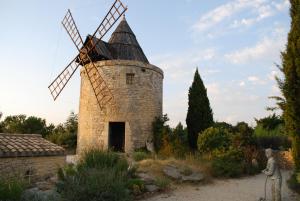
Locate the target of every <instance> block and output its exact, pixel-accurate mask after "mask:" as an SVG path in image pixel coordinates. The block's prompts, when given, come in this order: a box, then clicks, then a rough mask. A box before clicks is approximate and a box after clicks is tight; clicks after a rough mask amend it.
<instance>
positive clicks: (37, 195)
mask: <svg viewBox="0 0 300 201" xmlns="http://www.w3.org/2000/svg"><path fill="white" fill-rule="evenodd" d="M21 201H61V197H60V195H59V194H58V193H57V192H55V191H38V190H33V189H32V190H31V189H30V190H26V191H25V192H24V193H23V195H22V198H21Z"/></svg>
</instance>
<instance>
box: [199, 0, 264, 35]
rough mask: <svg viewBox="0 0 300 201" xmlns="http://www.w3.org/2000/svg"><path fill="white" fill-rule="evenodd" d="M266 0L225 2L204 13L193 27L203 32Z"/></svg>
mask: <svg viewBox="0 0 300 201" xmlns="http://www.w3.org/2000/svg"><path fill="white" fill-rule="evenodd" d="M263 2H264V0H235V1H230V2H228V3H225V4H223V5H221V6H219V7H217V8H215V9H213V10H211V11H209V12H207V13H206V14H204V15H203V16H202V17H201V18H200V19H199V20H198V21H197V22H196V23H195V24H194V25H193V29H194V30H195V31H197V32H203V31H206V30H207V29H209V28H211V27H213V26H215V25H217V24H218V23H220V22H222V21H223V20H225V19H226V18H229V17H231V16H233V15H235V14H236V13H239V12H240V11H242V10H243V9H246V8H249V7H259V5H261V4H262V3H263Z"/></svg>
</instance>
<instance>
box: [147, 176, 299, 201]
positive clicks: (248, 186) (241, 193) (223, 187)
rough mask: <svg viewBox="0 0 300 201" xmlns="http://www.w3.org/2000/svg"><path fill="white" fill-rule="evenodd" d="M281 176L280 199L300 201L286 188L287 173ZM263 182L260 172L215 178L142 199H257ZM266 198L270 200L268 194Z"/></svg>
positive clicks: (231, 200) (210, 200)
mask: <svg viewBox="0 0 300 201" xmlns="http://www.w3.org/2000/svg"><path fill="white" fill-rule="evenodd" d="M282 176H283V180H282V181H283V182H282V201H300V199H299V198H297V196H296V195H295V194H294V193H293V192H291V191H290V190H289V189H288V188H287V185H286V179H287V178H289V173H288V172H282ZM264 182H265V176H264V175H263V174H260V175H257V176H253V177H246V178H242V179H228V180H216V181H214V182H213V183H212V184H207V185H203V184H202V185H201V184H199V185H194V186H190V185H184V186H176V189H175V190H174V191H172V192H171V193H168V194H160V195H156V196H154V197H151V198H149V199H145V200H144V201H257V200H258V198H259V197H261V196H263V194H264V193H263V192H264V191H263V186H264ZM268 184H270V183H268ZM269 186H270V185H269ZM269 191H270V190H269ZM267 198H268V199H267V200H270V195H267Z"/></svg>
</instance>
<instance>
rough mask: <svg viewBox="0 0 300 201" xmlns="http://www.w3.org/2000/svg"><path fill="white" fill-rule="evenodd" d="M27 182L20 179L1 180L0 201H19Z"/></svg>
mask: <svg viewBox="0 0 300 201" xmlns="http://www.w3.org/2000/svg"><path fill="white" fill-rule="evenodd" d="M25 188H26V182H25V181H24V180H23V179H20V178H10V179H8V178H0V200H5V201H19V200H20V198H21V195H22V193H23V191H24V190H25Z"/></svg>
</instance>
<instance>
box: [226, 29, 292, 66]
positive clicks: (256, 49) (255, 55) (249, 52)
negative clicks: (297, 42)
mask: <svg viewBox="0 0 300 201" xmlns="http://www.w3.org/2000/svg"><path fill="white" fill-rule="evenodd" d="M285 37H286V35H284V34H280V36H278V35H277V36H275V37H273V38H270V37H269V38H267V37H265V38H263V39H262V40H261V41H259V42H258V43H256V44H255V45H254V46H252V47H245V48H243V49H239V50H236V51H234V52H231V53H227V54H225V58H226V59H227V60H228V61H229V62H231V63H233V64H244V63H251V62H253V61H258V60H260V59H268V58H273V59H274V58H279V55H280V51H282V50H283V48H284V44H285V43H286V38H285ZM273 62H274V61H273Z"/></svg>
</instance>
